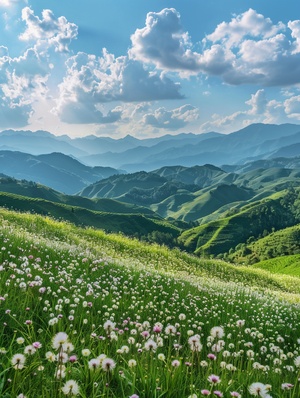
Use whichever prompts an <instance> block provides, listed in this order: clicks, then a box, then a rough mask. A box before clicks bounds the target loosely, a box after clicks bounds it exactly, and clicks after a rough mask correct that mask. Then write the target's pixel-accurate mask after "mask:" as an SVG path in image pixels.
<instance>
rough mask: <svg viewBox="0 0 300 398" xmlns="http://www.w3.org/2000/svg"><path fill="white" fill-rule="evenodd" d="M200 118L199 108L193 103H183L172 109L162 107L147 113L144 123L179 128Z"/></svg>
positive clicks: (165, 127)
mask: <svg viewBox="0 0 300 398" xmlns="http://www.w3.org/2000/svg"><path fill="white" fill-rule="evenodd" d="M198 118H199V110H198V108H195V107H194V106H192V105H183V106H181V107H179V108H176V109H172V110H170V111H169V110H167V109H165V108H163V107H162V108H158V109H156V110H155V111H154V112H153V113H147V114H145V115H144V117H143V124H145V125H150V126H152V127H156V128H162V129H168V130H178V129H180V128H182V127H185V126H186V125H187V124H188V123H190V122H193V121H195V120H197V119H198Z"/></svg>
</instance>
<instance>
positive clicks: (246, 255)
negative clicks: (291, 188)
mask: <svg viewBox="0 0 300 398" xmlns="http://www.w3.org/2000/svg"><path fill="white" fill-rule="evenodd" d="M296 206H297V203H296ZM296 212H297V210H296ZM266 232H267V231H265V234H266ZM263 235H264V233H263ZM299 253H300V225H299V224H297V225H295V226H292V227H287V228H283V229H280V230H278V231H273V232H271V233H269V234H266V236H263V237H261V238H260V239H257V240H255V241H251V239H250V242H247V243H245V244H240V245H239V247H238V248H237V250H236V251H235V252H234V253H232V255H230V256H229V258H230V259H231V260H232V261H234V262H243V263H250V264H252V263H256V262H258V261H263V260H267V259H273V258H275V257H282V256H290V255H294V254H299Z"/></svg>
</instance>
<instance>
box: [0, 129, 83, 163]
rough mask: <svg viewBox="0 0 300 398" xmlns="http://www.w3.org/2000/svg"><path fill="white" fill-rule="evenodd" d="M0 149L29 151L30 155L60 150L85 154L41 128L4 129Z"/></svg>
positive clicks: (0, 139)
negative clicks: (34, 129) (30, 129)
mask: <svg viewBox="0 0 300 398" xmlns="http://www.w3.org/2000/svg"><path fill="white" fill-rule="evenodd" d="M0 149H2V150H5V149H7V150H11V151H19V152H24V153H30V154H32V155H40V154H42V153H52V152H62V153H64V154H66V155H73V156H75V157H79V156H83V155H85V154H86V152H85V151H83V150H82V149H80V148H77V147H74V146H72V145H71V141H70V140H68V142H66V141H64V140H61V139H59V138H58V137H56V136H55V135H53V134H51V133H48V132H47V131H42V130H40V131H37V132H35V133H33V132H32V131H14V130H4V131H2V132H0Z"/></svg>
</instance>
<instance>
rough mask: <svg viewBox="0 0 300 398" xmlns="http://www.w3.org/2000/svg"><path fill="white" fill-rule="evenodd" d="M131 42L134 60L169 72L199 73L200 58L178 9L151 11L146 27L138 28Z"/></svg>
mask: <svg viewBox="0 0 300 398" xmlns="http://www.w3.org/2000/svg"><path fill="white" fill-rule="evenodd" d="M131 41H132V48H131V49H130V50H129V56H130V57H132V58H133V59H136V60H139V61H142V62H146V63H152V64H155V65H156V66H157V67H158V68H160V69H165V70H177V71H185V70H188V71H191V72H193V71H199V58H200V55H199V54H197V53H194V52H192V50H191V43H190V38H189V35H188V33H187V32H184V31H183V29H182V26H181V22H180V15H179V13H178V12H177V11H176V10H175V9H174V8H165V9H163V10H162V11H160V12H158V13H156V12H149V13H148V14H147V18H146V26H145V27H144V28H142V29H137V30H136V31H135V33H134V34H133V35H132V36H131Z"/></svg>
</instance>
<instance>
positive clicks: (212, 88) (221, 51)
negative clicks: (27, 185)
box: [0, 0, 300, 139]
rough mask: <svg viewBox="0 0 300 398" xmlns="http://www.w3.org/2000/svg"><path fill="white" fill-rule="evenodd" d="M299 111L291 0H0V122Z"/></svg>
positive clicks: (189, 121) (71, 128)
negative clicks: (276, 0)
mask: <svg viewBox="0 0 300 398" xmlns="http://www.w3.org/2000/svg"><path fill="white" fill-rule="evenodd" d="M299 122H300V3H299V2H298V1H295V0H285V1H284V2H283V1H278V2H274V0H273V1H271V0H247V1H246V0H205V1H204V0H105V1H104V0H85V1H82V0H60V1H59V0H0V130H5V129H14V130H21V129H22V130H32V131H36V130H46V131H49V132H51V133H53V134H55V135H63V134H67V135H69V136H70V137H80V136H87V135H91V134H93V135H97V136H109V137H112V138H116V139H117V138H122V137H124V136H126V135H128V134H130V135H132V136H134V137H137V138H141V139H143V138H149V137H158V136H162V135H165V134H179V133H183V132H184V133H188V132H192V133H196V134H199V133H205V132H210V131H216V132H220V133H230V132H233V131H237V130H239V129H241V128H244V127H246V126H247V125H249V124H251V123H275V124H281V123H297V124H298V123H299Z"/></svg>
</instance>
